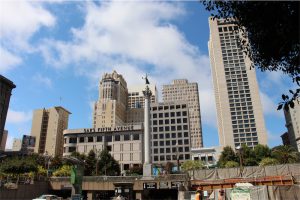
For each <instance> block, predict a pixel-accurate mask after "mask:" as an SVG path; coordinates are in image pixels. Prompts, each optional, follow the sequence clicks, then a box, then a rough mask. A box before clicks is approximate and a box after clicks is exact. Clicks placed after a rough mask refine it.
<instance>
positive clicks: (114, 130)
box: [63, 125, 143, 171]
mask: <svg viewBox="0 0 300 200" xmlns="http://www.w3.org/2000/svg"><path fill="white" fill-rule="evenodd" d="M104 148H107V150H108V151H109V152H110V154H111V155H112V156H113V157H114V159H115V160H117V161H118V162H119V164H120V167H121V171H122V170H128V169H129V168H130V167H133V166H138V165H141V164H142V163H143V155H142V152H143V127H142V125H127V126H116V127H105V128H92V129H69V130H65V131H64V154H63V155H64V156H68V155H71V153H72V152H75V151H76V152H79V153H84V154H86V155H87V154H88V153H89V152H90V150H94V151H95V152H96V153H100V152H101V151H102V150H103V149H104Z"/></svg>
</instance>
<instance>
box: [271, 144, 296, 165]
mask: <svg viewBox="0 0 300 200" xmlns="http://www.w3.org/2000/svg"><path fill="white" fill-rule="evenodd" d="M271 155H272V157H273V158H275V159H277V160H278V161H279V163H280V164H287V163H296V162H299V161H300V154H299V152H297V151H296V150H295V149H294V148H293V147H291V146H288V145H280V146H276V147H274V148H273V149H272V153H271Z"/></svg>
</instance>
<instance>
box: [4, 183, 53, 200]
mask: <svg viewBox="0 0 300 200" xmlns="http://www.w3.org/2000/svg"><path fill="white" fill-rule="evenodd" d="M48 188H49V184H48V182H47V181H35V182H34V184H28V185H18V189H6V188H3V187H1V188H0V199H5V200H10V199H14V200H19V199H20V200H21V199H22V200H27V199H28V200H29V199H30V200H31V199H34V198H36V197H39V196H41V195H42V194H48Z"/></svg>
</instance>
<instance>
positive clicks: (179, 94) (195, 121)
mask: <svg viewBox="0 0 300 200" xmlns="http://www.w3.org/2000/svg"><path fill="white" fill-rule="evenodd" d="M162 97H163V102H177V101H185V102H186V103H187V105H188V109H189V120H190V132H191V142H192V143H191V147H192V148H200V147H203V139H202V126H201V115H200V102H199V91H198V84H197V83H189V82H188V81H187V80H186V79H178V80H173V82H172V84H170V85H163V90H162Z"/></svg>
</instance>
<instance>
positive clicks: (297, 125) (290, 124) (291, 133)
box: [284, 103, 300, 152]
mask: <svg viewBox="0 0 300 200" xmlns="http://www.w3.org/2000/svg"><path fill="white" fill-rule="evenodd" d="M284 116H285V121H286V124H285V126H286V128H287V129H288V132H287V134H288V140H289V144H290V145H291V146H293V147H294V148H295V149H296V150H298V151H299V152H300V103H295V107H294V108H293V109H292V108H290V109H289V111H284Z"/></svg>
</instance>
